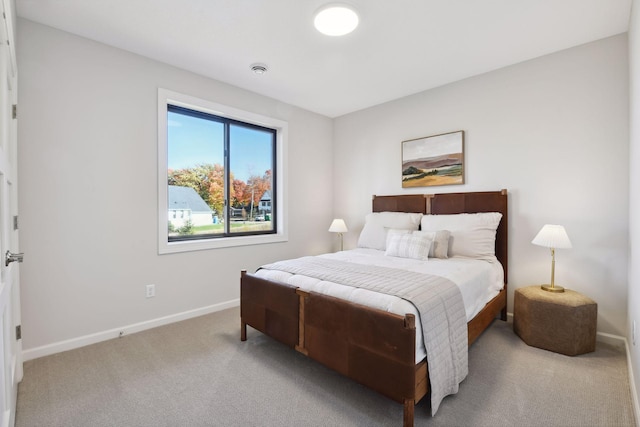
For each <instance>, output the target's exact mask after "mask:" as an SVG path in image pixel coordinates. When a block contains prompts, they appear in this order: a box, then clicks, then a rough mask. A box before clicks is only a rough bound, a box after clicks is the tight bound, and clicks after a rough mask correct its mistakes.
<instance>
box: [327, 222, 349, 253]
mask: <svg viewBox="0 0 640 427" xmlns="http://www.w3.org/2000/svg"><path fill="white" fill-rule="evenodd" d="M329 231H330V232H332V233H338V235H339V236H340V250H342V248H343V246H342V233H346V232H347V231H349V230H347V224H345V223H344V220H343V219H339V218H337V219H334V220H333V222H332V223H331V226H330V227H329Z"/></svg>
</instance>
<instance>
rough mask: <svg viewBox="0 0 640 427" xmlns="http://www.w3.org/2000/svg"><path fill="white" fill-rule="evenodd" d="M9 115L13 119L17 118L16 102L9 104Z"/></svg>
mask: <svg viewBox="0 0 640 427" xmlns="http://www.w3.org/2000/svg"><path fill="white" fill-rule="evenodd" d="M11 117H13V118H14V119H17V118H18V106H17V105H16V104H13V105H12V106H11Z"/></svg>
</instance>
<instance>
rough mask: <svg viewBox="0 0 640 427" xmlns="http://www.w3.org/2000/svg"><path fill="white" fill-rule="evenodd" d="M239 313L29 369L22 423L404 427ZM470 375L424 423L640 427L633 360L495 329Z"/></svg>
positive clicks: (381, 401)
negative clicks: (568, 350)
mask: <svg viewBox="0 0 640 427" xmlns="http://www.w3.org/2000/svg"><path fill="white" fill-rule="evenodd" d="M239 334H240V327H239V311H238V309H230V310H225V311H223V312H219V313H214V314H210V315H207V316H202V317H199V318H195V319H191V320H187V321H184V322H180V323H176V324H172V325H168V326H164V327H161V328H156V329H152V330H149V331H145V332H141V333H138V334H133V335H128V336H124V337H122V338H119V339H114V340H111V341H107V342H103V343H99V344H95V345H92V346H88V347H84V348H81V349H77V350H73V351H69V352H65V353H60V354H56V355H53V356H48V357H44V358H41V359H36V360H32V361H29V362H26V363H25V366H24V379H23V381H22V383H21V384H20V387H19V393H18V410H17V420H16V426H18V427H38V426H43V427H45V426H46V427H54V426H60V427H74V426H78V427H94V426H95V427H100V426H145V427H146V426H149V427H151V426H153V427H157V426H167V427H169V426H170V427H176V426H378V425H379V426H399V425H402V406H401V405H400V404H397V403H395V402H393V401H390V400H388V399H386V398H385V397H382V396H380V395H378V394H377V393H375V392H372V391H370V390H368V389H366V388H364V387H362V386H360V385H358V384H356V383H354V382H352V381H350V380H348V379H346V378H343V377H341V376H340V375H338V374H335V373H334V372H332V371H330V370H328V369H325V368H324V367H322V366H320V365H319V364H317V363H315V362H313V361H311V360H309V359H307V358H305V357H304V356H302V355H300V354H299V353H297V352H295V351H293V350H291V349H289V348H286V347H284V346H282V345H280V344H279V343H276V342H274V341H273V340H271V339H269V338H267V337H265V336H263V335H262V334H260V333H259V332H257V331H255V330H253V329H249V334H248V341H247V342H244V343H243V342H241V341H240V339H239ZM469 365H470V366H469V368H470V374H469V376H468V377H467V379H465V381H464V382H463V383H462V384H461V386H460V392H459V393H458V394H457V395H455V396H450V397H447V398H446V399H445V400H444V401H443V403H442V405H441V406H440V410H439V411H438V413H437V414H436V416H435V417H433V418H432V417H430V416H429V415H428V412H429V411H428V399H423V401H422V402H420V403H419V404H418V405H417V406H416V426H430V427H431V426H433V427H439V426H633V425H635V424H634V418H633V412H632V408H631V397H630V392H629V383H628V373H627V366H626V356H625V354H624V352H623V351H622V350H620V349H616V348H614V347H611V346H608V345H605V344H601V343H598V345H597V348H596V352H594V353H590V354H586V355H582V356H578V357H569V356H563V355H559V354H555V353H551V352H548V351H545V350H540V349H537V348H533V347H529V346H527V345H526V344H524V343H523V342H522V341H521V340H520V339H519V338H518V337H517V336H516V335H515V334H514V333H513V330H512V325H511V324H507V323H504V322H501V321H495V322H494V323H493V325H492V326H491V327H490V328H489V329H488V330H487V331H486V332H485V333H484V334H483V335H482V336H481V337H480V339H479V340H478V341H477V342H476V343H475V344H474V345H473V346H472V347H471V349H470V353H469Z"/></svg>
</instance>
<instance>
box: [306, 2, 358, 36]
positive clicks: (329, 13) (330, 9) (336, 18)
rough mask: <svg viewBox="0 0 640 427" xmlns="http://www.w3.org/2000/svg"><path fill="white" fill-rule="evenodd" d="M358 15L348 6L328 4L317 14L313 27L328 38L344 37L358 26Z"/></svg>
mask: <svg viewBox="0 0 640 427" xmlns="http://www.w3.org/2000/svg"><path fill="white" fill-rule="evenodd" d="M358 22H359V20H358V14H357V13H356V12H355V10H353V9H352V8H351V7H350V6H347V5H346V4H336V3H332V4H327V5H324V6H322V7H321V8H320V9H318V11H317V12H316V15H315V18H314V19H313V25H314V26H315V27H316V29H317V30H318V31H320V32H321V33H322V34H326V35H327V36H344V35H345V34H349V33H350V32H352V31H353V30H355V29H356V27H357V26H358Z"/></svg>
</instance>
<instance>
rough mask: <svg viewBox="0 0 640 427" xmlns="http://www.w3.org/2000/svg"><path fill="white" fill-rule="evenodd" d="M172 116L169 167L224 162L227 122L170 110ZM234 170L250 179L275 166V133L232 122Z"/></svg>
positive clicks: (169, 133) (235, 173)
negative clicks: (223, 122) (273, 151)
mask: <svg viewBox="0 0 640 427" xmlns="http://www.w3.org/2000/svg"><path fill="white" fill-rule="evenodd" d="M167 119H168V140H169V142H168V144H169V146H168V147H167V154H168V168H169V169H185V168H190V167H193V166H196V165H199V164H204V163H211V164H216V163H219V164H223V163H224V142H223V138H224V125H223V124H222V123H219V122H214V121H211V120H205V119H201V118H197V117H192V116H187V115H184V114H179V113H175V112H172V111H170V112H169V113H168V116H167ZM230 133H231V149H230V151H231V172H232V173H233V175H234V178H235V179H241V180H243V181H245V182H246V181H247V179H248V178H249V177H250V176H251V175H258V176H262V175H264V173H265V171H266V170H267V169H271V159H272V157H273V153H272V150H273V148H272V140H271V134H270V133H268V132H264V131H261V130H259V129H252V128H246V127H242V126H237V125H231V130H230Z"/></svg>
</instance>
